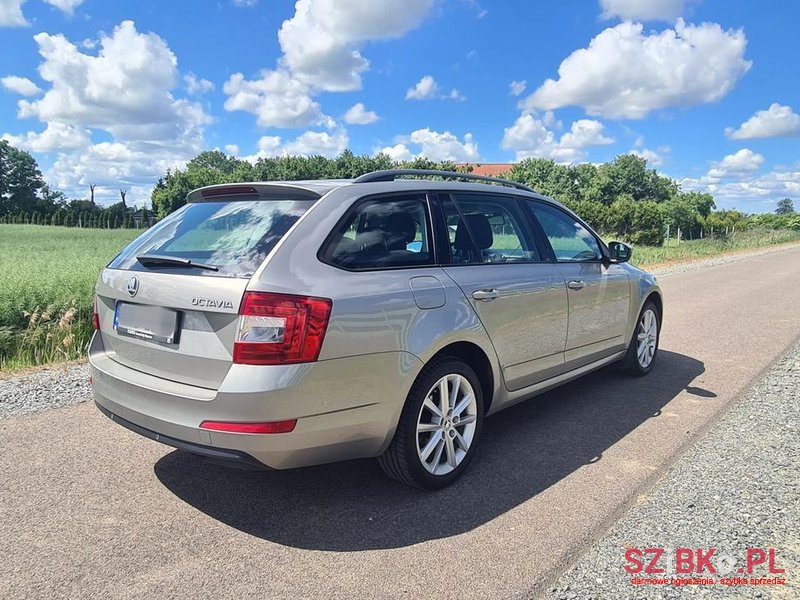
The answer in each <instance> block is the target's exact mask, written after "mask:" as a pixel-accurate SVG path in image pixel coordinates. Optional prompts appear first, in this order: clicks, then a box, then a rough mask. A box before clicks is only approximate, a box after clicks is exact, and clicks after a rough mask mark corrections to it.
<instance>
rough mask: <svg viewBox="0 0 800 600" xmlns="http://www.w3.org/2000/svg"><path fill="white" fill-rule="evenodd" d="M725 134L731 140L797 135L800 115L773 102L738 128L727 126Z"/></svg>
mask: <svg viewBox="0 0 800 600" xmlns="http://www.w3.org/2000/svg"><path fill="white" fill-rule="evenodd" d="M725 135H727V136H728V137H729V138H731V139H733V140H747V139H751V138H767V137H797V136H800V115H798V114H797V113H795V112H794V111H793V110H792V109H791V107H789V106H782V105H780V104H778V103H777V102H774V103H773V104H771V105H770V107H769V108H768V109H767V110H759V111H758V112H757V113H756V114H754V115H753V116H752V117H750V118H749V119H747V121H745V122H744V123H742V125H741V127H739V129H736V130H734V129H732V128H730V127H729V128H727V129H726V130H725Z"/></svg>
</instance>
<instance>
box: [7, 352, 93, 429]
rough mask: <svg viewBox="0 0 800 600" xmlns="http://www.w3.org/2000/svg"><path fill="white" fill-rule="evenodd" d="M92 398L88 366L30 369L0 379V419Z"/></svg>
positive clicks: (71, 365)
mask: <svg viewBox="0 0 800 600" xmlns="http://www.w3.org/2000/svg"><path fill="white" fill-rule="evenodd" d="M91 397H92V390H91V387H90V386H89V365H88V364H86V363H78V364H75V363H70V364H68V365H61V366H53V367H48V368H43V369H34V370H30V371H27V372H23V373H20V374H19V375H16V376H13V377H9V378H5V379H0V420H1V419H7V418H9V417H13V416H18V415H27V414H31V413H35V412H39V411H42V410H47V409H49V408H57V407H59V406H69V405H72V404H80V403H81V402H85V401H86V400H89V399H90V398H91Z"/></svg>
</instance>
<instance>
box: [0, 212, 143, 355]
mask: <svg viewBox="0 0 800 600" xmlns="http://www.w3.org/2000/svg"><path fill="white" fill-rule="evenodd" d="M138 233H141V232H140V231H137V230H131V229H79V228H68V227H51V226H40V225H0V370H6V369H12V368H20V367H28V366H32V365H38V364H45V363H50V362H58V361H63V360H72V359H76V358H81V357H82V356H84V355H85V352H86V345H87V343H88V342H89V338H90V337H91V332H92V323H91V313H92V295H93V292H94V284H95V281H96V280H97V276H98V274H99V273H100V270H101V269H102V268H103V267H104V266H105V265H106V264H107V263H108V261H109V260H111V259H112V258H113V257H114V256H115V255H116V254H117V253H118V252H119V251H120V250H121V249H122V248H123V247H124V246H125V245H126V244H127V243H128V242H130V241H131V240H132V239H133V238H134V237H136V235H137V234H138Z"/></svg>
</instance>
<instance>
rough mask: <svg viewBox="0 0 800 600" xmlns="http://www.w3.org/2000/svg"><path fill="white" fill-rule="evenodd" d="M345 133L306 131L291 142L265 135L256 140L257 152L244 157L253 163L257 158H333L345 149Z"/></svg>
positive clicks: (346, 139)
mask: <svg viewBox="0 0 800 600" xmlns="http://www.w3.org/2000/svg"><path fill="white" fill-rule="evenodd" d="M349 141H350V140H349V138H348V136H347V131H346V130H345V129H342V128H339V129H336V130H334V131H332V132H328V131H306V132H304V133H302V134H300V135H299V136H297V137H296V138H294V139H293V140H290V141H287V142H285V143H284V142H283V140H282V138H281V137H280V136H277V135H265V136H262V137H261V138H260V139H259V140H258V152H256V153H255V154H253V155H251V156H246V157H244V158H245V160H249V161H251V162H255V161H256V160H257V159H259V158H269V157H275V156H318V155H319V156H327V157H334V156H337V155H339V154H341V153H342V152H344V150H346V149H347V144H348V142H349Z"/></svg>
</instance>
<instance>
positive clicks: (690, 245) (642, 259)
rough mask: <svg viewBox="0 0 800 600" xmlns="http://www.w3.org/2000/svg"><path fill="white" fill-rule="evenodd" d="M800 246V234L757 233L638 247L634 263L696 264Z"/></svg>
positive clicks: (787, 231) (758, 230)
mask: <svg viewBox="0 0 800 600" xmlns="http://www.w3.org/2000/svg"><path fill="white" fill-rule="evenodd" d="M790 242H800V231H792V230H788V229H786V230H772V229H767V230H765V229H753V230H750V231H742V232H739V233H735V234H733V235H730V236H728V237H725V238H716V239H713V240H711V239H704V240H693V241H682V242H681V243H680V244H679V245H678V244H675V242H673V243H672V244H671V245H669V246H663V247H662V246H658V247H653V246H636V247H635V248H634V249H633V256H632V257H631V262H632V263H633V264H635V265H638V266H645V267H646V266H648V265H656V264H661V263H670V262H683V261H688V260H696V259H699V258H704V257H707V256H714V255H717V254H725V253H728V252H735V251H737V250H752V249H756V248H762V247H765V246H773V245H776V244H786V243H790Z"/></svg>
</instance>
